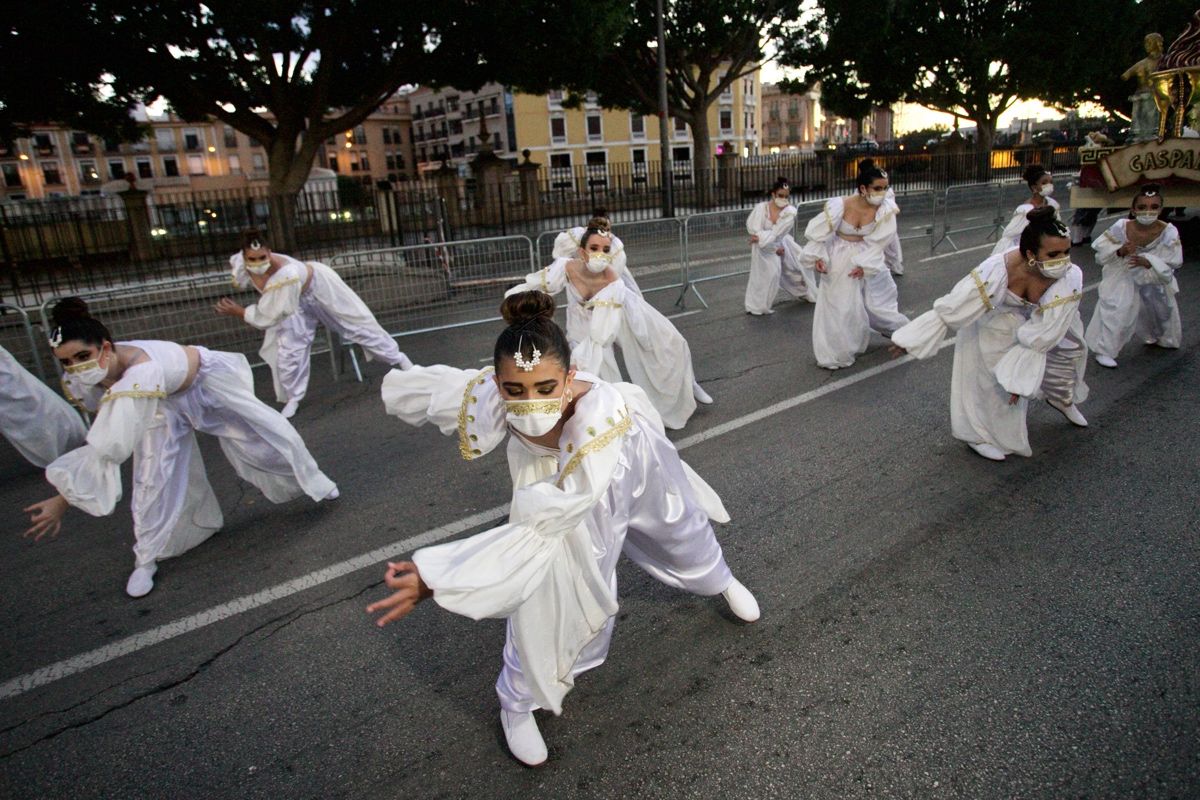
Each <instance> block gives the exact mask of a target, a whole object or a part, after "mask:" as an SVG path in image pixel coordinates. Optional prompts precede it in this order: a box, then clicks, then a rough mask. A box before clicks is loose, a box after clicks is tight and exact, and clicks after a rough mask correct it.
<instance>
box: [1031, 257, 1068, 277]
mask: <svg viewBox="0 0 1200 800" xmlns="http://www.w3.org/2000/svg"><path fill="white" fill-rule="evenodd" d="M1029 263H1030V264H1031V265H1032V266H1034V267H1036V268H1037V271H1038V272H1040V273H1042V274H1043V275H1045V276H1046V277H1047V278H1054V279H1055V280H1058V279H1059V278H1061V277H1062V276H1063V275H1066V274H1067V270H1069V269H1070V268H1071V257H1070V256H1062V257H1061V258H1050V259H1047V260H1045V261H1036V260H1030V262H1029Z"/></svg>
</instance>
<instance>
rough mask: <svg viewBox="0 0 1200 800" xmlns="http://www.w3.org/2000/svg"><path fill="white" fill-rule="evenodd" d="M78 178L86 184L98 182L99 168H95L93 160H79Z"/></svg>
mask: <svg viewBox="0 0 1200 800" xmlns="http://www.w3.org/2000/svg"><path fill="white" fill-rule="evenodd" d="M79 180H80V182H81V183H84V184H87V185H91V184H96V183H99V182H100V170H98V169H96V162H95V161H80V162H79Z"/></svg>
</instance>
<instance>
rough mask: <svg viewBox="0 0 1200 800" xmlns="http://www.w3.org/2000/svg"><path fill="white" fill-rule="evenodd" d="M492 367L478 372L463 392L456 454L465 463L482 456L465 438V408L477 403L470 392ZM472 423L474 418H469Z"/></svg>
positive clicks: (486, 375)
mask: <svg viewBox="0 0 1200 800" xmlns="http://www.w3.org/2000/svg"><path fill="white" fill-rule="evenodd" d="M492 370H493V368H492V367H484V368H483V369H481V370H480V371H479V374H478V375H476V376H475V377H474V378H472V379H471V380H470V381H468V382H467V388H466V389H464V390H463V399H462V406H460V407H459V409H458V452H459V454H460V455H461V456H462V457H463V458H464V459H465V460H467V461H470V460H471V459H473V458H475V456H480V455H483V453H482V452H480V451H479V450H478V449H476V448H473V447H471V440H470V439H469V438H468V436H467V420H468V415H467V408H468V406H469V405H470V404H471V403H474V402H477V400H476V397H475V395H473V394H471V392H473V391H475V387H476V386H478V385H479V384H481V383H483V382H484V381H485V380H487V378H488V376H489V375H490V374H491V373H492ZM469 418H470V420H471V421H472V422H474V421H475V417H474V416H470V417H469Z"/></svg>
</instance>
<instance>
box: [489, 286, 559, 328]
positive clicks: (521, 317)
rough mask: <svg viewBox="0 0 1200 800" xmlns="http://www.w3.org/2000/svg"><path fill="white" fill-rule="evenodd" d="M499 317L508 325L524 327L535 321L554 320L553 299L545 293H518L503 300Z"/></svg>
mask: <svg viewBox="0 0 1200 800" xmlns="http://www.w3.org/2000/svg"><path fill="white" fill-rule="evenodd" d="M500 315H501V316H503V317H504V321H505V322H506V323H507V324H509V325H524V324H525V323H528V322H532V321H534V320H536V319H547V320H553V319H554V298H553V297H551V296H550V295H548V294H546V293H545V292H520V293H518V294H512V295H509V296H508V297H506V298H504V302H503V303H501V304H500Z"/></svg>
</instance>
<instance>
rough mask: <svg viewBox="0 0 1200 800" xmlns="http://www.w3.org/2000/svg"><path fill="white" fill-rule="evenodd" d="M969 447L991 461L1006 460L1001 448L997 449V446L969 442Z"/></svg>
mask: <svg viewBox="0 0 1200 800" xmlns="http://www.w3.org/2000/svg"><path fill="white" fill-rule="evenodd" d="M967 447H969V448H971V449H972V450H974V451H975V452H976V453H979V455H981V456H983V457H984V458H986V459H990V460H991V461H1003V460H1004V453H1003V452H1001V450H1000V448H999V447H996V446H995V445H990V444H988V443H987V442H967Z"/></svg>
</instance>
